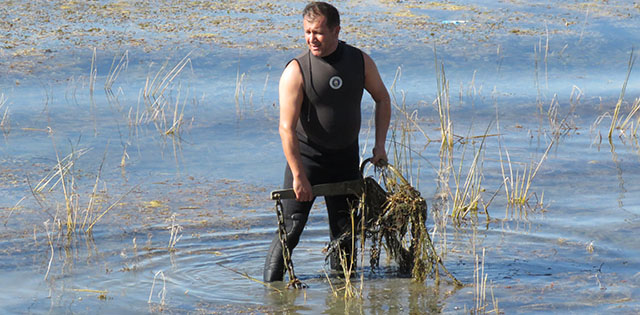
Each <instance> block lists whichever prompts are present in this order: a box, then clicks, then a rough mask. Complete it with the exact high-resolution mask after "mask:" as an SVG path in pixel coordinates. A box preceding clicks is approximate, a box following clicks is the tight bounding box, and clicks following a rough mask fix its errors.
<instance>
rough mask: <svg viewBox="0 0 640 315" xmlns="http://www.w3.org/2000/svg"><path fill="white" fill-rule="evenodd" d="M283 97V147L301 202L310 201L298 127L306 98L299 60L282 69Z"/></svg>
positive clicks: (280, 91) (281, 137) (279, 91)
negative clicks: (301, 109) (303, 101)
mask: <svg viewBox="0 0 640 315" xmlns="http://www.w3.org/2000/svg"><path fill="white" fill-rule="evenodd" d="M278 93H279V98H280V124H279V131H280V139H281V140H282V150H283V152H284V156H285V158H286V159H287V163H288V164H289V168H291V173H292V174H293V190H294V191H295V193H296V199H297V200H298V201H311V199H313V194H312V192H311V184H310V183H309V180H308V178H307V174H305V172H304V168H303V167H302V158H301V157H300V147H299V144H298V137H297V136H296V126H297V125H298V119H299V118H300V108H301V107H302V100H303V97H304V91H303V79H302V72H301V71H300V67H299V66H298V62H297V61H296V60H293V61H291V62H290V63H289V64H288V65H287V67H286V68H285V69H284V71H283V72H282V76H281V77H280V85H279V89H278Z"/></svg>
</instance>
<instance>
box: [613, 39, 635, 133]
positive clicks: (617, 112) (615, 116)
mask: <svg viewBox="0 0 640 315" xmlns="http://www.w3.org/2000/svg"><path fill="white" fill-rule="evenodd" d="M635 61H636V58H635V57H634V56H633V49H631V54H630V55H629V63H628V66H627V76H626V78H625V79H624V82H623V83H622V90H621V91H620V97H619V98H618V101H617V102H616V106H615V109H614V111H613V116H611V127H610V128H609V136H608V137H609V142H611V136H612V135H613V130H614V129H620V125H619V122H618V116H619V115H620V108H621V107H622V102H623V100H624V94H625V92H626V90H627V83H628V82H629V76H630V75H631V70H632V69H633V64H634V63H635Z"/></svg>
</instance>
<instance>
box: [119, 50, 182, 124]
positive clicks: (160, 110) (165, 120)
mask: <svg viewBox="0 0 640 315" xmlns="http://www.w3.org/2000/svg"><path fill="white" fill-rule="evenodd" d="M190 55H191V53H188V54H187V55H186V56H185V57H183V58H182V59H181V60H180V61H179V62H178V63H177V64H176V65H175V66H173V68H171V69H170V70H167V65H168V61H167V62H166V63H165V64H163V65H162V66H161V67H160V69H159V70H158V71H157V72H156V74H155V75H154V77H153V78H151V77H150V76H147V80H146V83H145V86H144V89H143V92H142V96H143V99H144V101H145V104H146V107H147V112H148V115H147V116H146V119H147V120H148V121H150V122H152V123H153V124H154V125H155V126H156V129H158V131H160V132H161V133H162V134H163V135H179V133H180V129H181V127H182V124H183V118H184V115H183V112H184V108H185V107H186V100H187V98H188V93H187V97H185V98H184V100H182V102H183V104H182V109H180V102H181V99H180V94H181V90H182V84H179V85H178V86H177V87H175V86H174V80H176V78H177V77H178V76H179V75H180V74H181V73H182V71H183V70H184V69H185V68H186V67H187V65H191V59H190V58H189V56H190ZM174 88H176V89H177V93H178V94H177V96H176V99H175V105H174V106H173V112H172V114H167V111H168V110H170V108H169V107H170V106H171V104H170V98H169V95H165V93H166V92H167V91H168V90H172V89H174ZM130 112H131V111H130ZM136 117H137V115H136ZM136 121H138V119H136Z"/></svg>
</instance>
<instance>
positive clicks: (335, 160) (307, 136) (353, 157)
mask: <svg viewBox="0 0 640 315" xmlns="http://www.w3.org/2000/svg"><path fill="white" fill-rule="evenodd" d="M295 60H296V61H297V62H298V64H299V65H300V70H301V71H302V75H303V79H304V100H303V102H302V107H301V112H300V120H299V121H298V126H297V130H296V131H297V135H298V142H299V147H300V155H301V157H302V164H303V167H304V171H305V174H306V175H307V178H308V179H309V182H310V183H311V185H317V184H323V183H334V182H340V181H345V180H352V179H358V178H360V172H359V162H360V157H359V145H358V134H359V132H360V121H361V114H360V102H361V100H362V94H363V91H364V58H363V56H362V52H361V51H360V50H359V49H357V48H354V47H352V46H350V45H347V44H346V43H344V42H340V43H339V44H338V48H337V49H336V51H335V52H333V53H332V54H331V55H329V56H326V57H324V58H321V57H316V56H314V55H312V54H311V53H310V52H309V51H307V52H306V53H303V54H301V55H300V56H298V57H296V58H295ZM292 186H293V176H292V174H291V169H290V168H289V166H288V165H287V166H286V169H285V176H284V185H283V187H284V188H291V187H292ZM325 202H326V206H327V212H328V215H329V229H330V237H331V239H332V240H333V239H334V238H337V237H338V236H340V235H341V234H342V232H343V231H345V229H347V228H348V227H349V226H350V222H349V220H350V214H349V211H350V204H354V203H355V202H357V198H354V197H352V196H331V197H325ZM282 203H283V214H284V221H285V229H286V231H287V240H288V244H287V246H288V247H289V250H291V251H292V250H293V248H295V247H296V245H297V244H298V241H299V239H300V234H301V233H302V231H303V229H304V226H305V224H306V222H307V218H308V217H309V211H310V210H311V206H312V205H313V201H310V202H298V201H296V200H283V201H282ZM354 260H355V259H354ZM331 265H332V266H331V267H332V268H334V269H336V268H337V267H338V260H337V259H333V257H332V261H331ZM283 275H284V263H283V258H282V246H281V244H280V239H279V238H278V235H277V234H276V236H275V237H274V239H273V240H272V242H271V246H270V248H269V252H268V254H267V257H266V260H265V265H264V275H263V276H264V280H265V281H267V282H270V281H278V280H282V279H283Z"/></svg>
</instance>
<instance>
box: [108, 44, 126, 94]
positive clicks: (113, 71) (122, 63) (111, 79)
mask: <svg viewBox="0 0 640 315" xmlns="http://www.w3.org/2000/svg"><path fill="white" fill-rule="evenodd" d="M116 59H117V56H113V60H112V61H111V67H110V68H109V74H108V75H107V78H106V80H105V83H104V89H105V91H111V89H112V87H113V83H115V81H116V79H117V78H118V75H120V72H122V71H123V70H126V69H127V67H128V66H129V51H128V50H125V52H124V53H123V54H122V56H120V60H119V61H118V63H116Z"/></svg>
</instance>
